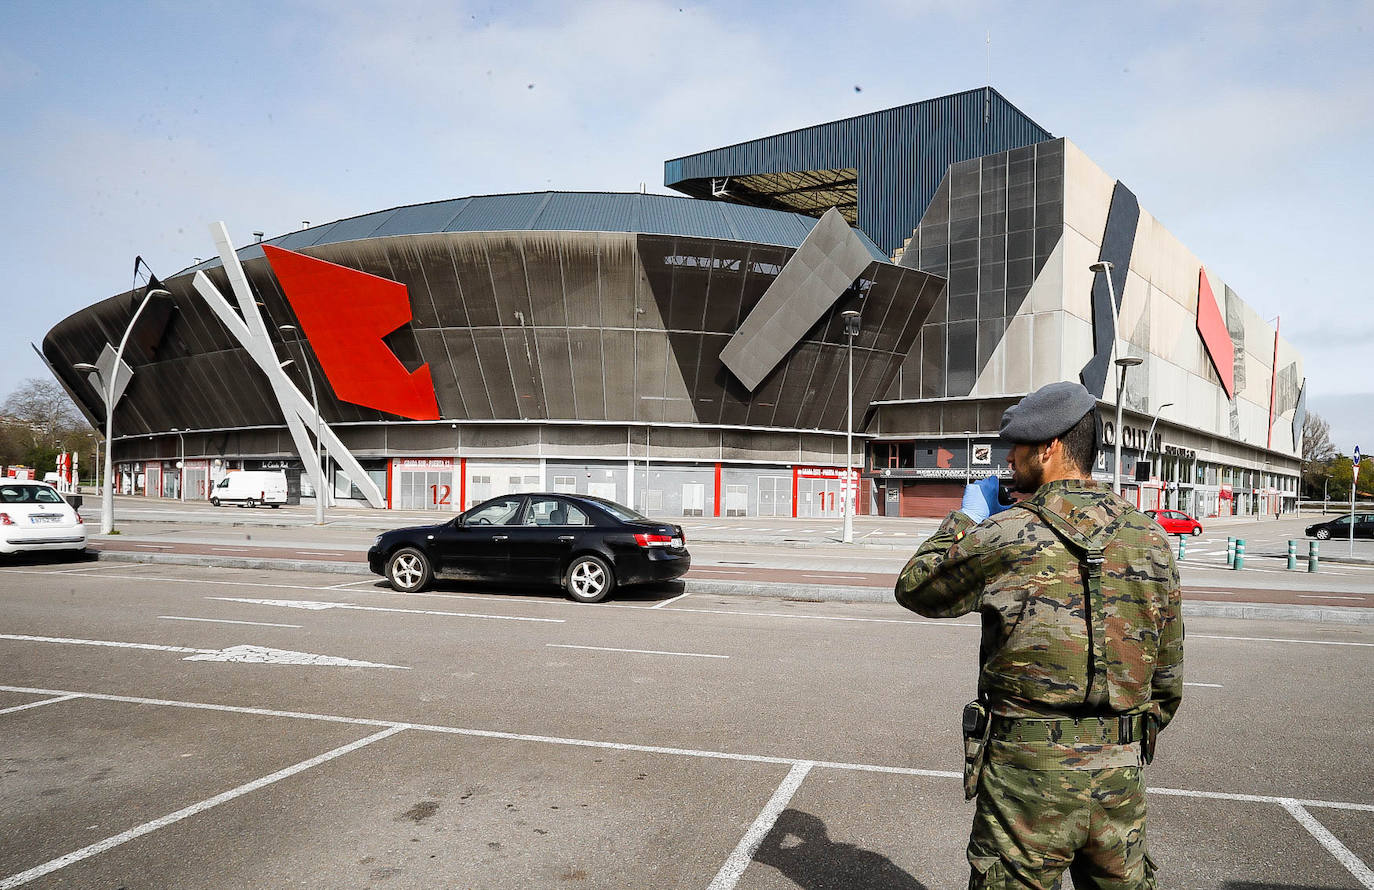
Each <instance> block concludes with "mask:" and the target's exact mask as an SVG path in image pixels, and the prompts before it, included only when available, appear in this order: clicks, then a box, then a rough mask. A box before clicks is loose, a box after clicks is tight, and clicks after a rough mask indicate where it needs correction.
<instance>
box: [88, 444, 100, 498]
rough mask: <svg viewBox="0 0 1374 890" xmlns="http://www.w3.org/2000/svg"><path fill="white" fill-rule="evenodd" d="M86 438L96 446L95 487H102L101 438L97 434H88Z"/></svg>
mask: <svg viewBox="0 0 1374 890" xmlns="http://www.w3.org/2000/svg"><path fill="white" fill-rule="evenodd" d="M86 438H87V439H90V440H91V442H93V443H94V444H95V463H94V464H93V465H92V466H94V467H95V487H96V488H99V487H100V437H99V436H98V435H96V434H95V433H87V434H86Z"/></svg>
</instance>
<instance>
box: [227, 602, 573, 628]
mask: <svg viewBox="0 0 1374 890" xmlns="http://www.w3.org/2000/svg"><path fill="white" fill-rule="evenodd" d="M206 599H211V600H221V601H223V602H226V603H251V604H253V605H257V606H282V607H283V608H287V609H308V610H310V611H312V612H319V611H322V610H324V609H351V610H353V611H357V612H399V613H400V614H402V615H442V616H445V617H448V618H487V619H490V620H492V621H543V622H546V623H548V624H563V623H565V621H564V619H562V618H525V617H522V616H516V615H483V614H481V613H480V612H439V611H436V610H434V609H391V608H388V607H386V606H358V605H354V604H353V603H331V602H327V601H322V600H260V599H250V598H248V597H238V596H207V597H206Z"/></svg>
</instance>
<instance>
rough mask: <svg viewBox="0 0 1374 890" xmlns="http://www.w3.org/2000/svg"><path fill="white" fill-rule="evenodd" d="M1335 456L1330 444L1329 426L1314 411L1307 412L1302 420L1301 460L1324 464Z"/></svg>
mask: <svg viewBox="0 0 1374 890" xmlns="http://www.w3.org/2000/svg"><path fill="white" fill-rule="evenodd" d="M1335 456H1336V446H1335V445H1332V444H1331V424H1329V423H1327V422H1326V418H1324V417H1322V416H1321V415H1320V414H1318V413H1317V412H1315V411H1308V412H1307V416H1305V417H1304V418H1303V420H1302V459H1303V460H1304V461H1305V462H1308V463H1312V462H1325V461H1328V460H1331V458H1333V457H1335Z"/></svg>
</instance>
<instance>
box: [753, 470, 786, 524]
mask: <svg viewBox="0 0 1374 890" xmlns="http://www.w3.org/2000/svg"><path fill="white" fill-rule="evenodd" d="M759 515H760V516H791V515H792V480H791V479H790V478H789V477H787V476H760V477H759Z"/></svg>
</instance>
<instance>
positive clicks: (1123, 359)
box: [1088, 260, 1148, 495]
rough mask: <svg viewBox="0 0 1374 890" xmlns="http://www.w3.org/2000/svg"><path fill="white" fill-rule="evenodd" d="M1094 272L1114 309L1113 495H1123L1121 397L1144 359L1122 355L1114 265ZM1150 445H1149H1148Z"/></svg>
mask: <svg viewBox="0 0 1374 890" xmlns="http://www.w3.org/2000/svg"><path fill="white" fill-rule="evenodd" d="M1088 268H1089V269H1091V270H1092V271H1094V272H1103V273H1105V274H1106V276H1107V302H1108V303H1110V304H1111V307H1112V352H1114V353H1116V360H1115V362H1114V364H1115V365H1116V366H1117V368H1118V369H1119V370H1118V371H1117V378H1116V432H1115V434H1114V435H1113V436H1112V448H1113V452H1114V453H1113V457H1112V493H1113V494H1117V495H1119V494H1121V395H1122V393H1124V392H1125V391H1126V369H1127V368H1129V367H1131V366H1133V365H1138V364H1140V363H1141V362H1142V361H1144V359H1142V358H1140V357H1139V356H1134V355H1122V354H1121V350H1119V349H1118V348H1117V346H1118V345H1119V338H1118V336H1117V335H1118V333H1119V331H1120V327H1121V325H1120V320H1119V319H1118V318H1117V315H1116V285H1114V284H1112V264H1111V263H1110V262H1108V261H1107V260H1101V261H1100V262H1096V263H1093V264H1092V265H1090V266H1088ZM1147 444H1148V443H1147Z"/></svg>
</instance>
